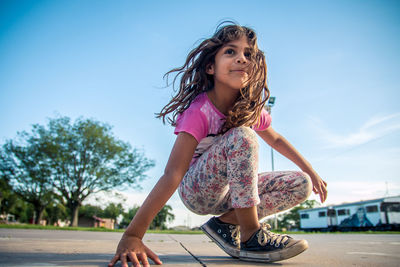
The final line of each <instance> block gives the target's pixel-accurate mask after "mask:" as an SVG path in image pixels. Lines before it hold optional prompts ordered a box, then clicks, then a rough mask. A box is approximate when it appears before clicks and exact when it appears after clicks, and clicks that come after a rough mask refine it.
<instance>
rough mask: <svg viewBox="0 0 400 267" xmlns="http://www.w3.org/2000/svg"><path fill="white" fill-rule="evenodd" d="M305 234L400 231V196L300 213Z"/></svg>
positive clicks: (307, 210) (301, 211) (306, 210)
mask: <svg viewBox="0 0 400 267" xmlns="http://www.w3.org/2000/svg"><path fill="white" fill-rule="evenodd" d="M299 214H300V229H302V230H304V231H335V230H339V231H354V230H371V229H372V230H399V229H400V196H393V197H385V198H378V199H371V200H366V201H358V202H352V203H344V204H339V205H331V206H327V207H319V208H313V209H304V210H300V211H299Z"/></svg>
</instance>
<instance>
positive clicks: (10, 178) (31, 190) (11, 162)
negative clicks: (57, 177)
mask: <svg viewBox="0 0 400 267" xmlns="http://www.w3.org/2000/svg"><path fill="white" fill-rule="evenodd" d="M18 137H19V140H17V141H12V140H9V141H7V142H6V143H5V144H4V145H3V147H2V150H1V152H0V176H1V178H2V180H3V182H2V184H3V185H2V189H3V190H4V192H5V194H6V197H7V200H11V199H12V194H11V193H10V192H7V190H6V189H7V183H9V184H10V185H11V187H12V190H13V192H15V193H16V194H17V195H18V196H19V197H21V198H22V199H23V200H24V201H26V202H28V203H31V204H32V205H33V206H34V209H35V215H36V218H35V223H36V224H39V223H40V221H41V220H42V218H43V212H44V210H45V208H46V206H47V205H48V204H49V203H50V202H51V200H52V198H53V196H54V193H53V191H52V186H51V181H50V174H51V170H50V163H49V160H48V158H47V157H46V155H45V154H44V153H43V151H41V149H40V140H38V139H37V136H35V135H32V136H29V135H28V134H27V133H25V132H22V133H18ZM6 203H7V201H6Z"/></svg>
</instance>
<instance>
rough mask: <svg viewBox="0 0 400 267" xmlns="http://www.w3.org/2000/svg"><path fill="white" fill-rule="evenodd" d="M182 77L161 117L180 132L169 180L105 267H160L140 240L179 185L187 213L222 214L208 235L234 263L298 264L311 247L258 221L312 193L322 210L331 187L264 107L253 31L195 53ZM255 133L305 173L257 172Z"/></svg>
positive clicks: (225, 33)
mask: <svg viewBox="0 0 400 267" xmlns="http://www.w3.org/2000/svg"><path fill="white" fill-rule="evenodd" d="M172 72H176V73H177V75H176V76H175V79H174V83H175V81H176V79H177V78H178V76H180V75H181V77H180V79H181V81H180V86H179V91H178V93H177V95H176V96H175V97H174V98H173V99H172V100H171V101H170V102H169V103H168V105H166V106H165V107H164V108H163V109H162V110H161V112H160V113H159V114H158V117H161V118H162V119H163V122H165V119H166V116H167V115H168V114H172V118H169V121H170V122H171V124H172V125H173V126H175V134H177V138H176V141H175V144H174V146H173V148H172V151H171V154H170V157H169V160H168V163H167V166H166V168H165V172H164V175H163V176H162V177H161V178H160V180H159V181H158V183H157V184H156V185H155V187H154V188H153V190H152V191H151V192H150V194H149V196H148V197H147V198H146V200H145V202H144V203H143V205H142V206H141V208H140V209H139V211H138V212H137V214H136V215H135V217H134V218H133V219H132V222H131V223H130V225H129V227H128V228H127V229H126V231H125V233H124V234H123V236H122V238H121V241H120V242H119V245H118V248H117V251H116V254H115V256H114V258H113V259H112V260H111V261H110V263H109V266H114V264H115V263H116V262H117V261H118V260H120V261H121V262H122V266H127V261H128V260H130V261H132V262H133V265H134V266H140V262H142V264H143V265H144V266H149V262H148V257H150V258H151V259H152V260H153V261H154V262H155V263H156V264H161V261H160V259H159V258H158V256H157V255H156V254H155V253H153V252H152V251H151V250H150V249H149V248H148V247H146V246H145V245H144V244H143V242H142V238H143V235H144V234H145V232H146V229H147V228H148V226H149V225H150V223H151V221H152V220H153V218H154V217H155V215H156V214H157V213H158V211H159V210H160V209H161V208H162V207H163V206H164V205H165V203H166V202H167V201H168V199H169V198H170V197H171V195H172V194H173V193H174V192H175V190H176V189H177V188H178V187H179V189H178V191H179V195H180V197H181V199H182V201H183V203H184V204H185V206H186V207H187V208H188V209H190V210H191V211H193V212H195V213H197V214H216V215H220V216H219V217H213V218H211V219H210V220H209V221H208V222H207V223H205V224H204V225H203V226H202V230H203V231H204V232H205V233H206V234H207V235H208V236H209V237H210V238H211V239H213V240H214V241H215V242H216V244H217V245H218V246H220V247H221V248H222V249H223V250H224V251H225V252H226V253H228V254H229V255H231V256H232V257H235V258H239V259H242V260H249V261H261V262H271V261H277V260H283V259H287V258H290V257H293V256H295V255H297V254H299V253H301V252H303V251H304V250H305V249H307V247H308V245H307V242H306V241H305V240H294V239H293V238H291V237H290V236H287V235H279V234H275V233H272V232H270V231H269V228H270V227H269V225H267V224H260V223H259V219H260V218H263V217H265V216H267V215H270V214H273V213H276V212H279V211H283V210H286V209H289V208H291V207H293V206H295V205H297V204H299V203H301V202H303V201H304V200H306V199H307V198H308V196H309V194H310V193H311V190H313V191H314V192H315V193H316V194H319V196H320V199H321V202H324V201H325V199H326V197H327V190H326V185H327V184H326V183H325V182H324V181H323V180H322V179H321V178H320V177H319V175H318V174H317V173H316V172H315V171H314V170H313V168H312V167H311V165H310V164H309V163H308V162H307V161H306V160H305V159H304V158H303V157H302V156H301V155H300V153H299V152H297V150H296V149H295V148H294V147H293V146H292V145H291V144H290V143H289V142H288V141H287V140H286V139H285V138H284V137H282V136H281V135H280V134H278V133H277V132H276V131H274V130H273V129H272V127H271V126H270V124H271V117H270V116H269V114H268V113H267V112H266V111H265V109H264V105H265V102H266V101H267V100H268V97H269V91H268V88H267V84H266V81H267V68H266V64H265V57H264V54H263V52H262V51H261V50H259V49H258V47H257V39H256V34H255V32H254V31H253V30H252V29H250V28H248V27H243V26H239V25H235V24H228V25H225V26H220V27H218V28H217V31H216V33H215V34H214V35H213V36H212V37H211V38H209V39H206V40H205V41H203V42H202V43H201V44H200V45H199V46H198V47H197V48H195V49H194V50H193V51H191V52H190V54H189V55H188V57H187V59H186V62H185V64H184V65H183V67H181V68H177V69H173V70H171V71H170V72H168V73H167V74H166V75H168V74H170V73H172ZM256 134H258V135H259V136H260V137H261V138H262V139H263V140H264V141H265V142H266V143H267V144H269V145H270V146H272V147H273V148H274V149H275V150H277V151H278V152H280V153H281V154H283V155H284V156H286V157H287V158H288V159H290V160H291V161H293V162H294V163H295V164H296V165H297V166H298V167H299V168H300V169H301V170H302V172H300V171H291V172H273V173H261V174H258V173H257V168H258V166H257V163H258V154H257V152H258V145H257V137H256Z"/></svg>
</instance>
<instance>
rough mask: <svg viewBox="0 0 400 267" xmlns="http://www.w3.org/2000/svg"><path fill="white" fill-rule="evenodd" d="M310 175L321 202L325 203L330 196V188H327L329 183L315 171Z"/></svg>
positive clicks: (314, 190)
mask: <svg viewBox="0 0 400 267" xmlns="http://www.w3.org/2000/svg"><path fill="white" fill-rule="evenodd" d="M310 177H311V181H312V184H313V192H314V193H315V194H317V195H319V198H320V199H321V203H324V202H325V200H326V198H327V196H328V190H327V189H326V186H327V185H328V184H327V183H326V182H325V181H324V180H322V179H321V177H319V175H318V174H317V173H316V172H315V171H313V172H311V173H310Z"/></svg>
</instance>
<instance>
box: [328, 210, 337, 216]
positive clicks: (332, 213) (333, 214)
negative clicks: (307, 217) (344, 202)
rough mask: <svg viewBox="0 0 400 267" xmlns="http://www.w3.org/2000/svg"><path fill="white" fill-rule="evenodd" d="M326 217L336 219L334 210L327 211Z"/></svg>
mask: <svg viewBox="0 0 400 267" xmlns="http://www.w3.org/2000/svg"><path fill="white" fill-rule="evenodd" d="M328 216H329V217H336V210H334V209H329V210H328Z"/></svg>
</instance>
